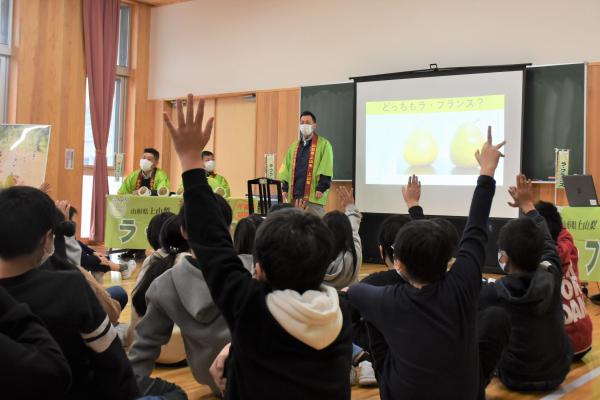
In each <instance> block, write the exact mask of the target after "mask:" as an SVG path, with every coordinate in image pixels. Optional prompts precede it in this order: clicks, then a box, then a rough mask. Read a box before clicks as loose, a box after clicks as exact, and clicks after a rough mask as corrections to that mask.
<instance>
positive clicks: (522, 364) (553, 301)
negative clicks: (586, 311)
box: [480, 210, 572, 390]
mask: <svg viewBox="0 0 600 400" xmlns="http://www.w3.org/2000/svg"><path fill="white" fill-rule="evenodd" d="M528 216H529V217H530V218H533V220H534V222H535V223H536V224H537V225H538V226H539V227H540V229H543V230H544V233H545V245H544V250H543V252H542V258H541V263H540V265H539V266H538V267H537V268H536V269H535V270H533V271H530V272H523V273H514V274H509V275H507V276H505V277H504V278H502V279H500V280H497V281H496V282H494V283H491V284H487V285H484V287H483V288H482V290H481V298H480V300H481V303H480V305H481V307H487V306H491V305H498V306H502V307H504V308H505V309H506V310H507V311H508V313H509V314H510V318H511V322H512V331H511V337H510V342H509V345H508V348H507V349H506V351H505V353H504V355H503V356H502V359H501V360H500V363H499V365H498V376H499V378H500V380H501V381H502V382H503V383H504V384H505V385H506V386H508V387H509V388H511V387H513V388H514V389H517V388H518V386H517V387H515V384H517V385H522V384H535V385H537V384H540V385H543V384H544V382H556V381H561V380H562V379H564V378H565V377H566V375H567V373H568V372H569V368H570V364H571V357H572V351H571V346H570V343H569V339H568V338H567V335H566V333H565V328H564V324H565V319H564V315H563V308H562V296H561V293H560V292H561V281H562V274H561V271H560V260H559V258H558V254H557V253H556V249H555V244H554V241H553V240H552V238H551V237H550V234H549V233H548V229H547V227H546V222H545V220H544V218H543V217H541V216H540V215H539V213H538V212H537V211H535V210H534V211H531V212H530V213H529V214H528ZM535 385H534V386H535ZM547 389H548V390H549V389H552V388H550V387H548V388H547Z"/></svg>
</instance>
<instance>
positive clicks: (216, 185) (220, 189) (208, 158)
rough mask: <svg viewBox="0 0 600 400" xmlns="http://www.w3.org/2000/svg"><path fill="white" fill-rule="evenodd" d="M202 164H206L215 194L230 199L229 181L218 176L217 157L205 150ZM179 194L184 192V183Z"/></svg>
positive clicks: (207, 176)
mask: <svg viewBox="0 0 600 400" xmlns="http://www.w3.org/2000/svg"><path fill="white" fill-rule="evenodd" d="M202 162H204V170H205V171H206V178H207V180H208V185H209V186H210V187H211V189H212V190H213V192H215V193H216V194H218V195H221V196H223V197H224V198H226V199H227V198H229V197H230V196H231V189H230V188H229V182H227V179H225V177H224V176H222V175H219V174H217V172H216V165H217V164H216V162H215V155H214V154H213V153H212V152H210V151H208V150H204V151H203V152H202ZM177 192H178V193H182V192H183V182H182V183H181V184H180V185H179V189H178V190H177Z"/></svg>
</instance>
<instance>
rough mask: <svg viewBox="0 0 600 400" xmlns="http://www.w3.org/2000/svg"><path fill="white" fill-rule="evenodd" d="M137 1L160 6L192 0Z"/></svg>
mask: <svg viewBox="0 0 600 400" xmlns="http://www.w3.org/2000/svg"><path fill="white" fill-rule="evenodd" d="M136 1H137V2H138V3H144V4H148V5H150V6H156V7H160V6H166V5H169V4H175V3H183V2H185V1H190V0H136Z"/></svg>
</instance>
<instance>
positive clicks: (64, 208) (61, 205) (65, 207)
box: [54, 200, 71, 219]
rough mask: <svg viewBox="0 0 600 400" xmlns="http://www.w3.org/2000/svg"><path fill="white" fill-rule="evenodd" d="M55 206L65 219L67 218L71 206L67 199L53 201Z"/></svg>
mask: <svg viewBox="0 0 600 400" xmlns="http://www.w3.org/2000/svg"><path fill="white" fill-rule="evenodd" d="M54 204H56V208H58V210H59V211H60V212H61V213H62V214H63V215H64V216H65V218H66V219H69V209H70V208H71V204H69V202H68V201H67V200H59V201H57V202H55V203H54Z"/></svg>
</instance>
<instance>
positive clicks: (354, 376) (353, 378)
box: [350, 366, 358, 386]
mask: <svg viewBox="0 0 600 400" xmlns="http://www.w3.org/2000/svg"><path fill="white" fill-rule="evenodd" d="M355 385H358V374H357V373H356V367H354V366H350V386H355Z"/></svg>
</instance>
